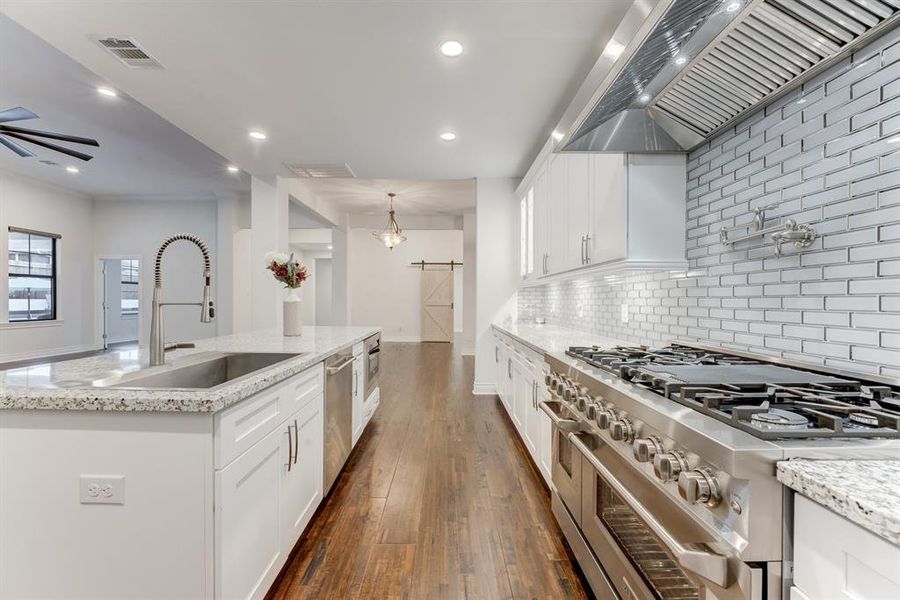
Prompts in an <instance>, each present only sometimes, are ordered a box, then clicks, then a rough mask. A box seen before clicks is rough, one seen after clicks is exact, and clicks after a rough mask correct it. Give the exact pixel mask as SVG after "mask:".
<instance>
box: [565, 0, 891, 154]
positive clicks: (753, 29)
mask: <svg viewBox="0 0 900 600" xmlns="http://www.w3.org/2000/svg"><path fill="white" fill-rule="evenodd" d="M660 1H661V2H668V3H669V6H668V8H667V9H666V10H665V11H664V12H663V13H662V16H661V17H658V21H657V22H656V23H655V25H654V26H653V27H652V29H650V32H649V34H648V35H647V36H646V37H645V38H644V39H643V40H637V41H636V42H634V44H633V47H631V48H630V50H631V51H630V52H623V53H622V55H621V56H620V58H619V62H617V63H616V64H615V65H613V67H612V71H616V70H618V74H617V75H616V76H615V78H614V79H613V80H612V82H611V83H610V84H609V85H608V86H607V87H606V89H605V90H601V92H602V94H601V96H600V98H599V100H598V101H597V103H596V104H595V105H594V107H593V109H592V110H591V111H590V112H589V113H588V115H587V117H586V118H584V120H583V121H582V122H581V124H580V125H579V127H578V128H577V129H576V132H575V134H574V135H572V136H571V137H570V138H569V140H568V141H567V142H566V144H565V147H564V148H563V149H564V150H572V151H595V152H597V151H600V152H603V151H607V152H612V151H633V152H672V151H687V150H690V149H692V148H693V147H695V146H697V145H698V144H700V143H702V142H703V140H705V139H707V138H708V137H711V136H712V135H714V134H715V133H716V132H718V131H720V130H721V129H723V128H725V127H727V126H728V125H730V124H732V123H733V122H734V121H735V120H736V119H738V118H740V117H741V116H742V115H745V114H747V113H748V112H749V111H751V110H753V109H754V108H755V107H758V106H760V105H761V104H764V103H766V102H768V101H770V100H773V99H774V98H775V97H778V96H780V95H781V94H783V93H786V92H787V91H789V90H791V89H794V88H796V87H797V86H798V85H800V84H801V83H802V82H803V81H805V80H806V79H808V78H809V77H811V76H813V75H814V74H815V73H817V72H819V71H820V70H822V69H824V68H826V67H827V66H828V65H830V64H832V63H833V62H834V61H835V60H838V59H839V58H841V57H843V56H844V55H846V54H848V53H850V52H851V51H852V49H853V48H856V47H858V46H859V45H860V44H861V43H863V42H864V41H865V40H867V39H870V38H871V37H874V36H875V35H877V34H879V33H881V32H883V31H885V30H886V29H887V28H888V27H891V26H893V25H895V24H896V23H897V22H898V17H900V0H750V1H748V2H746V4H742V3H741V2H740V1H739V0H724V2H723V1H722V0H660ZM612 71H611V72H612ZM626 129H629V130H630V129H633V131H626Z"/></svg>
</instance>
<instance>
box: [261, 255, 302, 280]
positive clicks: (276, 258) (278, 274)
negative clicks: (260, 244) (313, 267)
mask: <svg viewBox="0 0 900 600" xmlns="http://www.w3.org/2000/svg"><path fill="white" fill-rule="evenodd" d="M265 260H266V268H267V269H268V270H270V271H272V275H274V276H275V279H277V280H278V281H280V282H281V283H283V284H284V287H286V288H290V289H297V288H298V287H300V286H301V285H302V284H303V282H304V281H306V278H307V277H309V273H308V271H307V270H306V267H305V266H304V265H303V264H302V263H301V262H300V261H299V260H294V254H293V253H291V254H290V255H287V254H285V253H284V252H267V253H266V259H265Z"/></svg>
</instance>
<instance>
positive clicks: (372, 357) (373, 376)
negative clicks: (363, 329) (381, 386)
mask: <svg viewBox="0 0 900 600" xmlns="http://www.w3.org/2000/svg"><path fill="white" fill-rule="evenodd" d="M365 352H366V397H365V399H366V400H367V399H368V398H369V396H371V395H372V392H374V391H375V388H376V387H378V368H379V362H380V359H381V336H380V335H373V336H372V337H370V338H368V339H367V340H366V341H365Z"/></svg>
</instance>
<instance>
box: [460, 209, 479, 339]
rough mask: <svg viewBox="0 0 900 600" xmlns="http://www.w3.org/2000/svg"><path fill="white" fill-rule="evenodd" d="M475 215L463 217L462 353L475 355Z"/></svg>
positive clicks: (476, 261)
mask: <svg viewBox="0 0 900 600" xmlns="http://www.w3.org/2000/svg"><path fill="white" fill-rule="evenodd" d="M475 231H476V227H475V213H474V212H468V213H465V214H464V215H463V262H465V267H464V270H463V289H464V291H463V305H464V306H465V307H466V308H465V309H464V310H463V333H462V353H463V354H469V355H471V354H475V312H476V311H475V296H476V294H475V286H476V275H477V273H478V253H477V252H476V249H477V244H476V239H475Z"/></svg>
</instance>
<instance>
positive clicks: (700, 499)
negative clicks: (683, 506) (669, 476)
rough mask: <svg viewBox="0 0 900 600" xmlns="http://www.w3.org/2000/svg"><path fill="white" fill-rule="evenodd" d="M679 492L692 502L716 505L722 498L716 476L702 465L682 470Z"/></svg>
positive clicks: (679, 478)
mask: <svg viewBox="0 0 900 600" xmlns="http://www.w3.org/2000/svg"><path fill="white" fill-rule="evenodd" d="M678 493H679V494H681V497H682V498H684V499H685V500H687V501H688V502H690V503H691V504H706V505H707V506H716V505H717V504H718V503H719V501H720V500H721V499H722V496H721V492H720V490H719V482H718V480H716V476H715V475H713V473H712V471H710V470H709V469H706V468H702V467H701V468H699V469H694V470H692V471H682V472H681V474H680V475H679V476H678Z"/></svg>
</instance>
